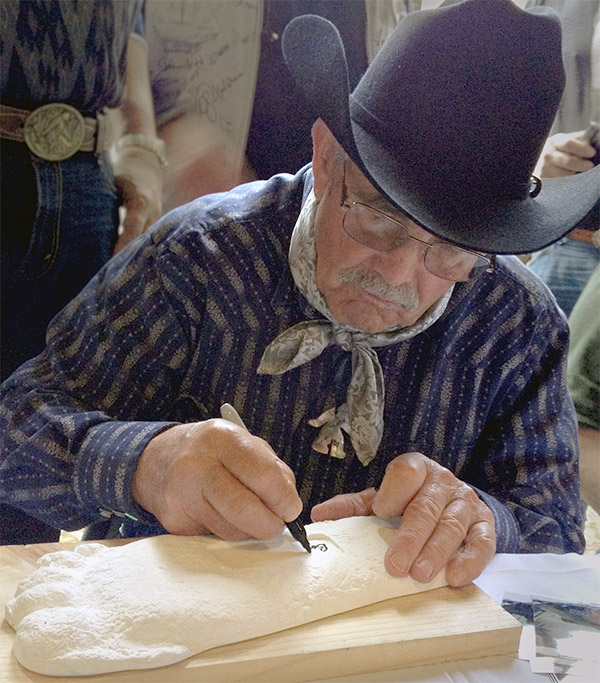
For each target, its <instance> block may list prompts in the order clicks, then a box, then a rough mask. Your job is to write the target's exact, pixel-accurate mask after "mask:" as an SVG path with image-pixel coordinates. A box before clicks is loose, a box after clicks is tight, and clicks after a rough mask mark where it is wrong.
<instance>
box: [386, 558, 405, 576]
mask: <svg viewBox="0 0 600 683" xmlns="http://www.w3.org/2000/svg"><path fill="white" fill-rule="evenodd" d="M390 564H391V565H392V567H394V569H395V570H396V572H397V573H398V574H399V575H400V576H406V575H407V574H408V563H407V561H406V558H405V557H404V556H403V555H401V554H400V553H394V554H393V555H391V556H390Z"/></svg>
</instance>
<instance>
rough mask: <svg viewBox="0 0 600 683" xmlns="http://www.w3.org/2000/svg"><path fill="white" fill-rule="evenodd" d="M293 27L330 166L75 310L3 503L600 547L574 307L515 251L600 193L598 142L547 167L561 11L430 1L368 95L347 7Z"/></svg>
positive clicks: (246, 530) (47, 358)
mask: <svg viewBox="0 0 600 683" xmlns="http://www.w3.org/2000/svg"><path fill="white" fill-rule="evenodd" d="M506 36H511V37H512V38H513V39H512V40H511V41H507V40H506ZM283 51H284V55H285V59H286V63H287V65H288V68H290V70H291V72H292V74H293V76H294V79H295V81H296V83H297V84H298V86H299V88H300V89H301V91H302V93H303V96H304V97H306V99H307V101H308V102H309V103H310V104H311V107H312V108H313V111H314V115H315V118H316V120H315V122H314V124H313V129H312V136H313V157H312V165H309V166H304V167H303V168H302V169H300V171H298V172H297V173H296V175H295V176H291V175H289V174H278V175H276V176H274V177H273V178H271V179H270V180H267V181H255V182H252V183H249V184H246V185H242V186H240V187H238V188H235V189H234V190H232V191H230V192H228V193H222V194H213V195H208V196H205V197H201V198H199V199H197V200H195V201H194V202H191V203H190V204H187V205H185V206H183V207H180V208H178V209H175V210H174V211H172V212H170V213H169V214H167V215H166V216H165V217H163V218H162V219H161V220H160V221H159V222H158V223H157V224H156V225H155V226H154V227H153V228H152V229H151V230H149V231H148V232H147V233H146V234H145V235H144V236H142V237H141V238H140V239H139V240H137V241H136V242H135V243H133V244H131V245H129V247H128V248H126V249H125V250H123V251H122V252H121V253H120V254H118V255H117V256H116V257H115V258H113V259H112V260H111V261H110V262H109V263H108V264H107V265H106V266H105V267H104V268H103V269H102V271H101V272H100V273H98V275H97V276H96V277H94V278H93V279H92V280H91V282H90V283H89V284H88V286H87V287H86V288H85V289H84V290H83V291H82V292H81V293H80V295H79V296H78V297H76V298H75V299H74V300H73V301H72V302H71V303H70V304H69V305H68V306H67V307H66V308H65V309H64V310H63V312H62V313H61V314H60V315H59V316H58V317H57V318H55V319H54V321H53V323H52V324H51V326H50V328H49V333H48V343H47V346H46V349H45V351H44V352H43V353H42V354H41V355H40V356H38V357H37V358H35V359H33V360H31V361H29V362H27V363H25V364H24V365H23V366H21V368H19V369H18V370H17V371H16V372H15V373H14V374H13V375H12V376H11V377H10V378H9V379H7V380H6V381H5V382H4V384H3V385H2V388H1V402H0V433H1V434H2V437H3V447H2V451H1V455H0V500H2V501H4V502H6V503H10V504H15V505H18V506H19V507H20V508H21V509H23V510H24V511H26V512H28V513H30V514H32V515H36V516H37V517H38V518H40V519H43V520H45V521H48V522H50V523H52V524H54V525H57V526H63V528H66V529H69V528H75V529H77V528H81V527H82V526H85V525H88V524H90V523H92V522H96V521H100V520H102V519H104V518H106V517H108V518H116V519H118V520H121V519H122V520H123V523H122V525H120V533H121V534H123V535H126V536H140V535H142V536H143V535H149V534H157V533H165V531H167V532H169V533H173V534H191V535H193V534H204V533H214V534H216V535H218V536H220V537H222V538H225V539H229V540H237V539H240V538H243V537H246V536H253V537H256V538H269V537H272V536H274V535H276V534H277V533H280V532H281V531H282V529H283V528H284V522H286V521H287V522H289V521H291V520H294V519H296V517H298V515H300V514H302V520H303V521H307V520H308V519H312V520H313V521H318V520H322V519H335V518H339V517H345V516H350V515H357V514H364V515H369V514H376V515H378V516H380V517H384V518H391V517H396V516H399V515H402V524H401V526H400V528H399V530H398V531H397V532H396V534H395V536H394V539H393V541H392V542H391V543H390V546H389V548H388V551H387V553H386V557H385V558H382V561H383V562H385V566H386V568H387V569H388V571H389V572H390V574H392V575H394V576H407V575H409V574H410V575H411V576H412V577H413V578H415V579H416V580H418V581H424V582H427V581H429V580H430V579H431V578H432V577H433V576H434V575H435V574H437V573H438V572H439V571H442V570H443V569H444V568H445V571H446V577H447V579H448V581H449V582H450V583H451V584H452V585H454V586H458V585H464V584H466V583H469V582H470V581H471V580H472V579H474V578H475V577H476V576H477V575H478V574H479V573H480V572H481V571H482V570H483V568H484V566H485V565H486V563H487V562H488V561H489V559H490V558H491V557H492V556H493V554H494V553H495V552H496V551H498V552H582V551H583V548H584V538H583V525H582V516H581V512H582V511H581V506H580V492H579V478H578V470H577V455H578V453H577V424H576V420H575V411H574V408H573V403H572V401H571V399H570V396H569V393H568V390H567V387H566V380H565V372H566V348H567V340H568V327H567V322H566V320H565V319H564V316H563V315H562V314H561V313H560V311H559V309H558V308H557V306H556V303H555V301H554V299H553V297H552V296H551V295H550V293H549V292H548V290H547V288H546V287H544V286H543V285H542V283H541V282H540V281H539V279H538V278H537V277H535V276H534V275H533V274H532V273H531V272H530V271H529V270H528V269H527V268H526V267H525V266H524V265H523V264H522V263H521V261H520V260H519V259H517V258H516V257H510V256H505V257H502V256H497V254H501V253H511V252H517V253H527V252H531V251H533V250H535V249H538V248H541V247H542V246H544V245H546V244H548V243H550V242H552V241H553V240H557V239H559V238H560V237H562V235H563V234H564V233H565V232H566V231H567V230H568V229H569V228H570V227H571V226H572V225H573V224H574V223H576V222H577V221H578V220H580V219H581V218H582V217H583V215H585V214H586V213H587V212H588V211H589V210H590V209H591V207H592V205H593V203H594V202H595V201H596V198H597V189H598V186H599V184H600V168H598V167H597V168H594V169H592V170H590V171H588V172H586V173H581V174H578V175H576V176H571V177H568V178H554V179H551V180H548V181H543V182H542V183H541V184H540V183H539V182H535V179H532V178H531V174H532V171H533V168H534V166H535V162H536V160H537V158H538V156H539V152H540V149H541V147H542V145H543V142H544V140H545V139H546V137H547V135H548V131H549V129H550V126H551V123H552V120H553V118H554V115H555V113H556V108H557V107H558V103H559V100H560V96H561V93H562V88H563V85H564V75H563V68H562V62H561V54H560V52H561V51H560V25H559V22H558V18H557V16H556V14H555V13H554V12H552V11H549V10H545V9H542V10H537V11H535V12H524V11H522V10H520V9H518V8H516V7H515V6H514V4H513V3H512V2H511V0H465V1H464V2H459V3H453V4H448V5H447V6H443V7H441V8H440V9H435V10H431V11H423V10H422V11H421V12H413V13H411V14H409V15H408V16H407V17H406V18H405V19H404V20H403V21H402V22H400V23H399V24H398V26H397V28H396V29H395V30H394V32H393V33H392V34H391V36H390V37H389V38H388V40H387V41H386V43H385V45H384V46H383V47H382V49H381V50H380V51H379V53H378V54H377V56H376V57H375V59H374V60H373V62H372V63H371V64H370V66H369V68H368V69H367V71H366V72H365V74H364V76H363V77H362V78H361V80H360V82H359V84H358V85H357V87H356V88H355V89H354V91H353V92H352V93H350V90H349V85H348V70H347V63H346V56H345V51H344V47H343V43H342V41H341V38H340V35H339V32H338V31H337V30H336V28H335V26H334V25H333V24H332V23H331V22H329V21H327V20H326V19H324V18H322V17H317V16H303V17H299V18H296V19H294V20H293V21H292V22H291V23H290V24H289V25H288V26H287V28H286V30H285V33H284V36H283ZM490 75H493V76H492V77H491V76H490ZM492 86H493V87H492ZM517 122H518V125H516V124H517ZM542 218H543V219H544V220H541V219H542ZM226 402H229V403H231V404H233V406H234V407H235V408H236V410H237V411H238V413H239V414H240V415H241V416H242V418H243V419H244V421H245V422H246V424H247V427H248V429H249V432H248V431H246V430H244V429H242V428H241V427H239V426H237V425H235V424H231V423H230V422H227V421H225V420H222V419H220V418H218V417H217V416H218V415H219V410H220V407H221V406H222V405H223V404H224V403H226Z"/></svg>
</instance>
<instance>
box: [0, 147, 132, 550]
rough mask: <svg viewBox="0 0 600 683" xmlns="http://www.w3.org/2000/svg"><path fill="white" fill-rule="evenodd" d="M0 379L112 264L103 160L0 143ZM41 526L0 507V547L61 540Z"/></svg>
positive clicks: (112, 206) (108, 175)
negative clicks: (42, 155) (62, 157)
mask: <svg viewBox="0 0 600 683" xmlns="http://www.w3.org/2000/svg"><path fill="white" fill-rule="evenodd" d="M0 178H1V182H2V187H1V195H0V196H1V203H0V210H1V226H2V242H1V251H2V271H1V285H2V290H1V309H0V312H1V319H2V324H1V354H2V355H1V357H0V361H1V368H0V370H1V379H5V378H6V377H8V375H10V374H11V373H12V371H13V370H15V369H16V368H17V367H18V366H19V365H21V364H22V363H24V362H25V361H26V360H27V359H29V358H32V357H33V356H36V355H37V354H38V353H40V352H41V351H42V350H43V348H44V346H45V335H46V327H47V326H48V323H49V322H50V320H51V319H52V318H53V317H54V316H55V314H56V313H58V311H60V309H61V308H63V306H65V304H67V303H68V302H69V301H70V300H71V299H72V298H73V297H74V296H75V295H76V294H77V293H78V292H79V290H80V289H81V288H82V287H83V286H84V285H85V284H86V283H87V282H88V280H89V279H90V278H91V277H92V276H93V275H94V274H95V273H96V272H97V271H98V270H99V269H100V268H101V266H102V265H104V263H106V261H108V259H109V258H110V256H111V254H112V250H113V247H114V244H115V241H116V238H117V226H118V205H119V196H118V193H117V190H116V187H115V184H114V177H113V175H112V170H111V169H110V167H109V166H108V163H107V161H106V159H105V158H100V157H97V156H96V155H94V154H91V153H83V152H81V153H77V154H75V155H74V156H73V157H71V158H70V159H67V160H66V161H62V162H47V161H43V160H42V159H39V158H38V157H36V156H34V155H33V154H32V153H31V152H30V151H29V149H28V148H27V147H26V145H25V144H23V143H19V142H12V141H7V140H1V141H0ZM59 535H60V531H59V530H58V529H54V528H52V527H50V526H48V525H47V524H45V523H44V522H42V521H40V520H37V519H33V518H32V517H29V516H28V515H26V514H25V513H24V512H21V511H20V510H17V509H15V508H12V507H9V506H8V505H3V504H0V543H2V544H5V543H40V542H49V541H57V540H58V538H59Z"/></svg>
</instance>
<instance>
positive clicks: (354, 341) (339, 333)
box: [258, 191, 453, 465]
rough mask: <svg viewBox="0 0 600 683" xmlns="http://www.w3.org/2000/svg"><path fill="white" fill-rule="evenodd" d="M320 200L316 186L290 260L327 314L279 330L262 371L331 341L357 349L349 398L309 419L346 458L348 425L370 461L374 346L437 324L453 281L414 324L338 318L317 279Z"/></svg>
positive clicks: (379, 391)
mask: <svg viewBox="0 0 600 683" xmlns="http://www.w3.org/2000/svg"><path fill="white" fill-rule="evenodd" d="M317 206H318V201H317V199H316V197H315V195H314V192H312V191H311V192H310V194H309V195H308V197H307V199H306V201H305V203H304V206H303V207H302V210H301V211H300V215H299V216H298V220H297V222H296V225H295V226H294V230H293V232H292V238H291V243H290V251H289V264H290V270H291V271H292V276H293V278H294V282H295V283H296V286H297V287H298V289H299V290H300V292H301V293H302V295H303V296H304V297H305V298H306V300H307V301H308V302H309V303H310V305H311V306H312V307H313V308H314V309H316V310H317V311H318V312H319V313H321V314H322V315H323V316H324V317H325V319H324V320H305V321H303V322H300V323H297V324H296V325H293V326H292V327H290V328H289V329H287V330H285V331H284V332H282V333H281V334H279V335H278V336H277V337H276V338H275V339H274V340H273V341H272V342H271V343H270V344H269V345H268V346H267V348H266V350H265V352H264V354H263V357H262V359H261V362H260V365H259V367H258V372H259V373H260V374H264V375H281V374H283V373H284V372H287V371H288V370H292V369H293V368H297V367H298V366H300V365H303V364H304V363H308V362H309V361H311V360H313V358H317V357H318V356H320V355H321V353H323V351H324V350H325V349H326V348H327V347H328V346H330V345H331V344H336V345H337V346H339V347H341V348H342V349H344V351H348V352H349V353H352V378H351V380H350V384H349V386H348V391H347V394H346V402H345V403H344V404H343V405H341V406H339V407H338V408H336V407H331V408H329V409H328V410H326V411H325V412H324V413H322V414H321V415H320V416H319V417H317V418H315V419H313V420H309V424H310V425H311V426H313V427H321V430H320V432H319V434H318V436H317V438H316V439H315V441H314V442H313V449H314V450H316V451H317V452H319V453H327V452H329V453H330V455H332V456H333V457H337V458H343V457H344V456H345V453H344V446H343V444H344V435H343V433H342V430H343V431H345V432H346V433H347V434H349V435H350V439H351V441H352V446H353V447H354V450H355V452H356V455H357V457H358V459H359V460H360V462H361V463H362V464H363V465H368V464H369V463H370V462H371V460H373V458H374V457H375V456H376V455H377V449H378V448H379V444H380V442H381V438H382V436H383V408H384V401H385V388H384V381H383V371H382V369H381V365H380V363H379V359H378V357H377V353H376V352H375V350H374V348H376V347H379V346H387V345H388V344H395V343H397V342H399V341H403V340H404V339H409V338H411V337H414V336H415V335H417V334H419V333H420V332H422V331H423V330H425V329H427V328H428V327H430V326H431V325H433V323H434V322H435V321H436V320H437V319H438V318H439V317H440V316H441V315H442V313H443V312H444V311H445V310H446V306H447V304H448V301H449V299H450V296H451V294H452V290H453V287H452V288H450V289H449V290H448V291H447V292H446V293H445V294H444V296H442V297H441V298H440V299H439V300H438V301H437V302H436V303H435V304H434V305H433V306H431V307H430V308H429V309H428V310H427V311H426V312H425V313H424V314H423V315H422V316H421V318H419V320H418V321H417V322H416V323H415V324H414V325H411V326H410V327H399V326H396V327H390V328H389V329H387V330H385V331H383V332H378V333H376V334H367V333H366V332H361V331H360V330H358V329H356V328H354V327H351V326H350V325H344V324H341V323H338V322H337V321H336V320H335V318H334V317H333V315H332V314H331V312H330V310H329V308H328V306H327V302H326V301H325V299H324V297H323V295H322V294H321V292H320V291H319V289H318V287H317V283H316V265H317V252H316V246H315V225H314V223H315V212H316V209H317Z"/></svg>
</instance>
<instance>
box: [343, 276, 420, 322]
mask: <svg viewBox="0 0 600 683" xmlns="http://www.w3.org/2000/svg"><path fill="white" fill-rule="evenodd" d="M338 279H339V280H340V281H341V282H345V283H346V284H348V285H353V286H354V287H357V288H358V289H362V290H363V291H365V292H368V293H369V294H373V295H374V296H377V297H379V298H380V299H385V300H386V301H389V302H390V303H392V304H396V305H398V306H402V308H404V309H405V310H407V311H414V310H415V309H416V308H417V306H418V305H419V295H418V293H417V290H416V289H415V288H414V287H413V286H412V285H408V284H401V285H396V286H395V287H393V286H392V285H389V284H388V283H387V282H386V281H385V280H384V279H383V278H381V277H379V275H376V274H375V273H371V272H370V271H368V270H366V269H364V268H362V267H361V266H357V267H355V268H344V269H343V270H341V271H340V272H339V273H338Z"/></svg>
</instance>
